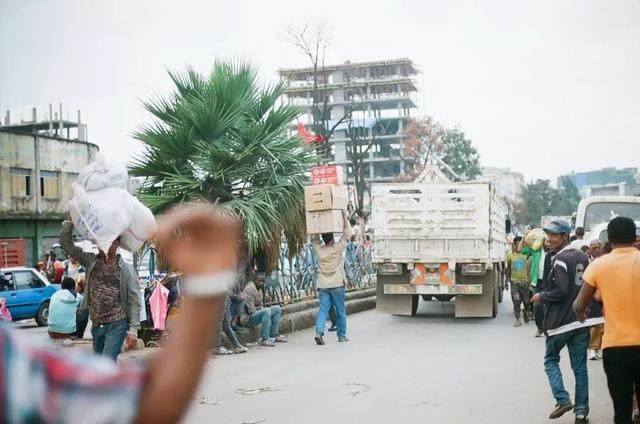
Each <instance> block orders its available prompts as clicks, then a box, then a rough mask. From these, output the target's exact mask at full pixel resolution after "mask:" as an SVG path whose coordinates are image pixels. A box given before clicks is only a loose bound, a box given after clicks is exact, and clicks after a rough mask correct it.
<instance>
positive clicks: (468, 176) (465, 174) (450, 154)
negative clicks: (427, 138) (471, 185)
mask: <svg viewBox="0 0 640 424" xmlns="http://www.w3.org/2000/svg"><path fill="white" fill-rule="evenodd" d="M442 146H443V149H442V157H441V159H442V161H443V162H444V163H446V164H447V165H449V166H450V167H451V169H452V170H453V171H454V172H455V173H456V174H458V175H459V176H460V177H461V178H462V179H463V180H474V179H475V178H476V177H477V176H478V175H480V173H481V170H480V154H479V153H478V150H476V148H475V147H473V146H472V145H471V140H469V139H468V138H466V136H465V134H464V132H462V131H460V130H459V129H457V128H454V129H448V130H445V131H444V134H443V135H442Z"/></svg>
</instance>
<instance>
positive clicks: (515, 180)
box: [477, 167, 525, 204]
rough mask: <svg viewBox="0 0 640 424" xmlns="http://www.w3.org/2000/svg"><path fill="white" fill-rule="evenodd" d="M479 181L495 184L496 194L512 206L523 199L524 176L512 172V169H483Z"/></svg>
mask: <svg viewBox="0 0 640 424" xmlns="http://www.w3.org/2000/svg"><path fill="white" fill-rule="evenodd" d="M477 180H478V181H486V182H491V183H493V185H494V187H495V188H496V192H497V193H498V194H499V195H500V196H502V197H504V198H505V199H506V200H507V201H508V202H509V203H511V204H513V203H516V202H518V201H520V200H521V199H522V189H523V188H524V185H525V182H524V176H523V175H522V174H521V173H519V172H513V171H511V169H510V168H498V167H485V168H482V175H481V176H479V177H478V178H477Z"/></svg>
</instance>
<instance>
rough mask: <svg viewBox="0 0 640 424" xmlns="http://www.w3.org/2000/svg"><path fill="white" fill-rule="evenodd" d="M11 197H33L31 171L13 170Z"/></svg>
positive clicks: (11, 172) (23, 169)
mask: <svg viewBox="0 0 640 424" xmlns="http://www.w3.org/2000/svg"><path fill="white" fill-rule="evenodd" d="M9 173H10V174H11V195H12V196H14V197H28V196H31V170H30V169H25V168H11V170H10V171H9Z"/></svg>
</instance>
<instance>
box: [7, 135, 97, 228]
mask: <svg viewBox="0 0 640 424" xmlns="http://www.w3.org/2000/svg"><path fill="white" fill-rule="evenodd" d="M36 149H37V152H38V154H37V155H36ZM97 152H98V146H96V145H95V144H91V143H86V142H79V141H74V140H65V139H57V138H49V137H42V136H33V135H25V134H16V133H11V132H7V131H2V130H0V219H5V218H24V217H31V218H38V217H55V216H62V214H63V213H64V212H65V210H66V207H67V204H68V203H69V200H70V199H71V196H72V195H73V191H72V189H71V179H72V178H73V176H71V178H70V175H69V173H72V174H78V173H79V172H80V171H81V170H82V169H83V168H84V167H85V166H86V165H87V164H89V163H90V162H91V161H93V159H94V158H95V155H96V153H97ZM36 161H38V162H39V166H38V164H36ZM13 167H15V168H25V169H29V170H31V184H30V186H31V187H30V188H31V195H30V196H28V197H23V198H20V197H15V196H13V194H12V192H11V180H12V179H11V175H10V169H11V168H13ZM41 170H44V171H55V172H58V173H59V187H60V197H59V198H57V199H46V198H43V197H42V196H40V181H39V180H40V178H39V177H40V171H41Z"/></svg>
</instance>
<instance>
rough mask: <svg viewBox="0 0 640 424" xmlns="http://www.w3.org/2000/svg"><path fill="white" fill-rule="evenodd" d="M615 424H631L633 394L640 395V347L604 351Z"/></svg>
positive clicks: (605, 369) (603, 360)
mask: <svg viewBox="0 0 640 424" xmlns="http://www.w3.org/2000/svg"><path fill="white" fill-rule="evenodd" d="M602 362H603V365H604V372H605V374H606V375H607V386H608V387H609V395H610V396H611V399H612V400H613V410H614V418H613V422H614V423H615V424H627V423H628V424H631V414H632V413H633V393H634V390H635V392H636V393H640V346H630V347H609V348H606V349H604V350H603V351H602Z"/></svg>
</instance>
